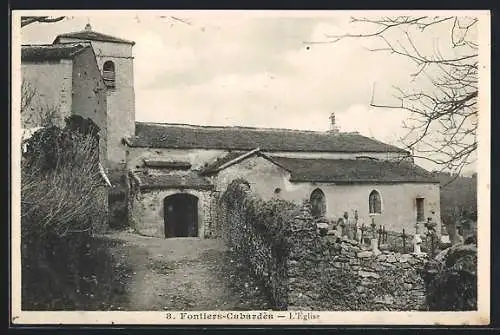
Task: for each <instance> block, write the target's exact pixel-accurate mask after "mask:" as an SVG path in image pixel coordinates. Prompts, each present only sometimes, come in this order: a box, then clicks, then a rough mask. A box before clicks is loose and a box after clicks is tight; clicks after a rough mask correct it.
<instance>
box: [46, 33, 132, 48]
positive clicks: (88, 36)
mask: <svg viewBox="0 0 500 335" xmlns="http://www.w3.org/2000/svg"><path fill="white" fill-rule="evenodd" d="M62 37H64V38H74V39H79V40H91V41H102V42H115V43H124V44H132V45H134V44H135V42H133V41H129V40H124V39H122V38H118V37H114V36H110V35H105V34H101V33H98V32H95V31H92V30H82V31H77V32H73V33H65V34H60V35H57V37H56V39H55V40H54V43H59V40H60V38H62Z"/></svg>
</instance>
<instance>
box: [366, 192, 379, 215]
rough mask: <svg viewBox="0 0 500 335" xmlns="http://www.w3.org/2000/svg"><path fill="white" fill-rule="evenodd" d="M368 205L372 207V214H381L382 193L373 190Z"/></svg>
mask: <svg viewBox="0 0 500 335" xmlns="http://www.w3.org/2000/svg"><path fill="white" fill-rule="evenodd" d="M368 203H369V206H370V214H380V213H382V201H381V199H380V193H378V192H377V191H375V190H373V191H371V193H370V197H369V198H368Z"/></svg>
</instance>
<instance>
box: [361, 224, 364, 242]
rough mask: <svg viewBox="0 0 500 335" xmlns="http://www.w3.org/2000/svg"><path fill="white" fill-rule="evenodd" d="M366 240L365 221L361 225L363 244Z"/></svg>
mask: <svg viewBox="0 0 500 335" xmlns="http://www.w3.org/2000/svg"><path fill="white" fill-rule="evenodd" d="M364 241H365V224H364V223H363V224H362V225H361V241H360V242H361V244H363V242H364Z"/></svg>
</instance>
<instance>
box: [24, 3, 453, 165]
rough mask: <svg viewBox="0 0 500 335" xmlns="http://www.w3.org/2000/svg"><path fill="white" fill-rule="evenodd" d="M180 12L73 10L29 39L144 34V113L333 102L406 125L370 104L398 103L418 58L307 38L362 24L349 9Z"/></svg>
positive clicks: (273, 110) (316, 113)
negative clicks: (352, 17) (280, 13)
mask: <svg viewBox="0 0 500 335" xmlns="http://www.w3.org/2000/svg"><path fill="white" fill-rule="evenodd" d="M352 14H353V13H350V15H352ZM162 15H163V14H162ZM173 16H174V17H172V15H169V13H165V15H164V16H163V17H160V15H158V14H157V15H151V14H147V15H140V14H137V15H136V13H130V14H128V15H120V16H119V17H118V16H117V17H110V16H109V13H108V15H107V16H102V14H100V15H95V14H94V15H93V16H88V15H84V16H73V17H71V18H70V19H68V20H65V21H62V22H59V23H54V24H32V25H29V26H27V27H24V28H23V29H22V43H23V44H35V43H52V41H53V40H54V38H55V36H56V35H57V34H60V33H65V32H73V31H79V30H83V29H84V26H85V24H86V23H88V22H89V23H90V24H91V25H92V29H93V30H94V31H97V32H101V33H104V34H110V35H113V36H117V37H121V38H124V39H128V40H133V41H135V42H136V45H135V46H134V48H133V53H134V57H135V59H134V77H135V78H134V80H135V95H136V119H137V120H140V121H154V122H172V123H189V124H204V125H244V126H259V127H279V128H294V129H311V130H327V129H328V128H329V122H330V121H329V116H330V114H331V113H332V112H334V113H335V114H336V119H337V125H338V126H339V128H340V130H341V131H358V132H360V133H361V134H363V135H366V136H370V137H374V138H376V139H379V140H382V141H384V142H387V143H390V144H395V145H399V142H398V138H399V137H401V136H402V135H404V134H405V130H404V129H403V127H402V122H403V120H405V119H406V118H407V114H406V112H403V111H401V110H397V109H380V108H371V107H370V105H369V104H370V101H371V99H372V96H373V99H374V101H375V102H376V103H378V104H397V103H398V102H397V101H396V100H395V99H394V97H393V94H395V91H394V90H393V88H392V87H393V86H400V87H405V86H408V85H409V83H410V80H411V74H412V73H414V71H415V66H414V64H412V63H410V61H408V60H407V59H404V58H402V57H400V56H397V55H390V54H387V53H384V52H372V51H369V50H368V49H367V48H370V47H374V46H375V45H374V44H372V43H375V42H373V41H361V40H358V39H351V40H343V41H341V42H338V43H333V44H332V43H325V44H312V45H309V44H306V43H304V42H311V41H326V40H327V39H326V37H325V35H327V34H343V33H346V32H350V31H353V29H356V27H353V26H352V24H350V23H349V17H350V16H349V15H345V14H339V12H331V15H317V16H306V14H303V15H297V14H295V15H293V16H286V17H283V16H281V17H278V16H271V15H264V16H256V15H251V14H250V12H246V13H243V14H239V15H236V14H220V13H219V14H210V15H207V14H202V15H200V14H197V13H191V12H186V13H175V14H174V15H173ZM178 19H179V20H178ZM448 39H449V29H448V28H447V27H445V28H444V29H441V30H439V29H437V30H434V31H433V32H432V35H430V36H423V39H422V40H421V41H420V43H423V44H422V47H424V48H425V47H429V46H433V45H435V44H436V43H442V42H447V41H448ZM417 42H419V41H417ZM418 163H419V164H420V165H422V166H423V167H426V168H428V169H432V168H433V166H432V165H430V164H429V163H428V162H426V161H419V162H418Z"/></svg>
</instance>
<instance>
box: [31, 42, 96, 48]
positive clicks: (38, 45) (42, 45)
mask: <svg viewBox="0 0 500 335" xmlns="http://www.w3.org/2000/svg"><path fill="white" fill-rule="evenodd" d="M80 44H85V45H86V46H92V44H91V43H90V42H89V41H81V42H64V43H44V44H21V47H54V48H57V47H63V46H69V45H75V46H76V45H80Z"/></svg>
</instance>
